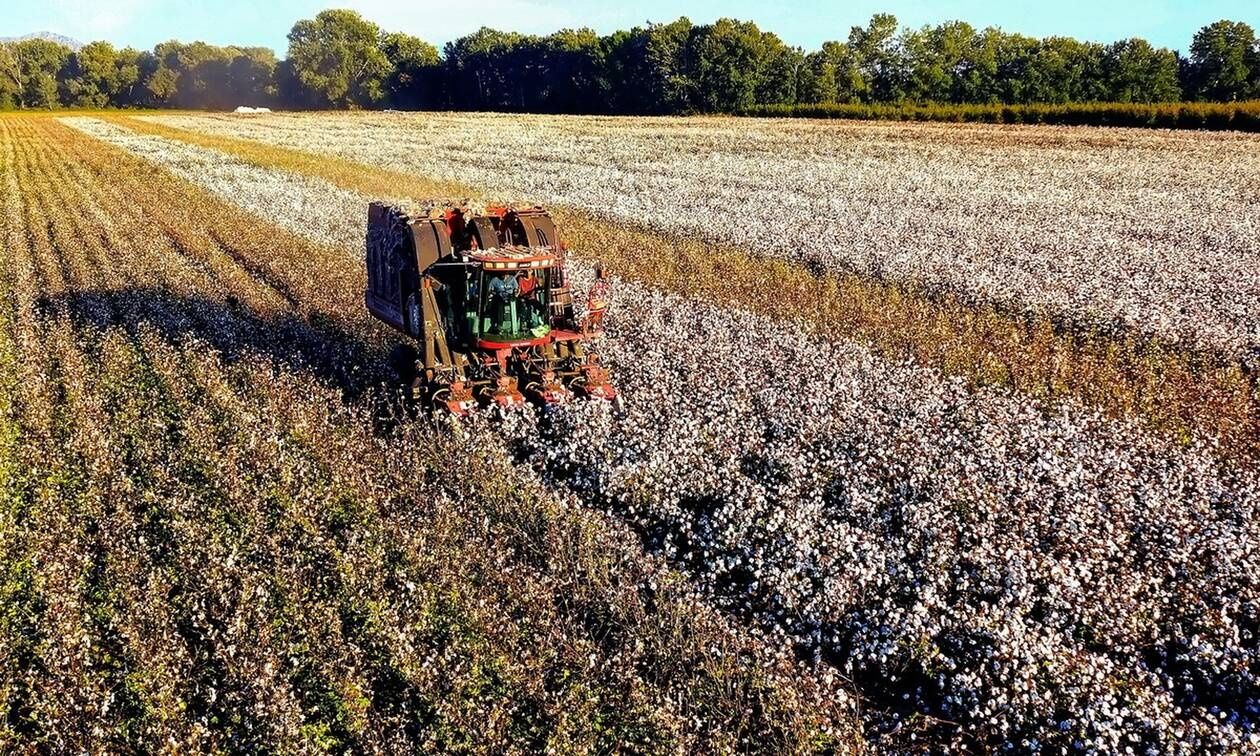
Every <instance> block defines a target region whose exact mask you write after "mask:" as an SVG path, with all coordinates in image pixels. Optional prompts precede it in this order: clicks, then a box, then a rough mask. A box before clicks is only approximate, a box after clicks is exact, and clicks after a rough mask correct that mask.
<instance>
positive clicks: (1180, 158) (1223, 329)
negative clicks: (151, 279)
mask: <svg viewBox="0 0 1260 756" xmlns="http://www.w3.org/2000/svg"><path fill="white" fill-rule="evenodd" d="M157 118H158V119H159V120H161V122H163V123H171V124H173V125H185V126H188V127H190V128H194V129H197V130H203V131H211V132H214V133H222V134H229V135H236V136H244V137H248V138H251V139H256V140H260V141H266V142H271V143H275V144H282V145H285V146H290V147H296V148H299V149H306V150H310V151H317V152H329V153H333V154H337V155H340V156H342V157H346V158H349V159H352V160H358V161H362V162H369V163H374V164H377V165H381V166H384V167H389V168H394V169H403V170H410V171H413V172H415V173H419V174H421V175H425V176H431V177H434V178H437V179H450V180H457V181H462V182H467V183H471V184H473V185H474V186H479V187H482V188H484V189H486V190H488V191H491V192H494V193H507V194H511V195H514V196H529V197H532V198H536V199H537V200H539V201H543V202H548V203H564V204H568V205H572V206H575V207H578V208H583V209H585V210H589V211H593V212H595V213H597V214H604V215H607V216H610V217H613V218H618V219H621V220H623V221H632V222H639V223H646V224H649V225H650V226H651V227H653V228H655V229H661V230H664V231H666V232H675V233H677V232H687V233H692V234H698V235H700V236H703V237H707V238H716V239H720V240H722V241H727V242H732V243H735V244H737V245H739V246H741V247H743V248H745V249H750V250H755V251H757V252H759V253H762V254H768V255H777V256H782V257H785V258H787V259H790V260H795V261H801V262H813V263H816V264H818V265H821V266H823V267H824V268H832V269H839V270H845V269H854V270H857V271H858V272H861V273H866V274H872V275H875V276H879V277H889V278H893V279H896V280H908V281H917V282H921V283H923V284H925V285H926V286H927V287H928V288H929V289H930V290H934V289H937V288H940V287H944V288H947V289H952V290H957V291H960V292H967V293H972V294H975V295H978V296H980V297H981V298H983V299H986V300H992V301H997V302H1002V303H1009V304H1011V305H1012V306H1014V307H1015V308H1016V309H1022V308H1024V307H1031V308H1034V309H1037V310H1043V311H1047V312H1049V313H1051V314H1055V315H1063V316H1067V317H1074V318H1079V319H1081V320H1083V321H1085V322H1088V323H1097V324H1099V325H1102V326H1104V327H1109V326H1110V325H1111V324H1112V323H1113V321H1121V322H1124V323H1127V324H1130V325H1133V326H1136V327H1138V328H1139V330H1142V331H1149V332H1153V333H1158V334H1162V335H1165V336H1169V337H1172V338H1177V339H1184V340H1188V341H1191V342H1199V343H1204V344H1207V345H1209V346H1211V347H1216V348H1221V349H1224V350H1227V351H1229V352H1230V353H1232V354H1235V355H1238V354H1242V353H1243V352H1245V351H1247V350H1249V349H1251V348H1252V347H1256V346H1260V320H1257V316H1256V312H1257V309H1258V308H1257V306H1256V305H1257V302H1260V274H1257V272H1256V271H1257V270H1260V246H1258V245H1257V244H1256V241H1255V240H1256V239H1257V238H1260V225H1258V224H1260V179H1257V178H1256V177H1257V176H1260V138H1258V137H1254V136H1250V135H1238V134H1197V133H1164V132H1150V131H1125V130H1117V131H1101V130H1095V129H1071V130H1067V129H1064V130H1057V129H1036V128H1034V129H1025V128H1018V127H1013V128H994V127H971V126H935V125H900V124H897V125H890V124H860V125H843V124H818V123H808V122H793V121H769V122H759V121H750V120H740V119H723V118H713V119H618V118H556V117H546V116H541V117H540V116H520V115H510V116H495V115H486V114H424V115H423V116H408V115H390V114H370V115H369V114H357V115H318V116H310V115H281V116H275V117H269V118H266V119H258V120H241V119H235V120H234V119H232V118H231V117H215V116H173V117H170V118H166V117H157ZM680 156H696V159H687V160H683V159H679V157H680Z"/></svg>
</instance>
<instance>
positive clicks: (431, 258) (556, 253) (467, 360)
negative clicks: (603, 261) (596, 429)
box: [365, 202, 617, 415]
mask: <svg viewBox="0 0 1260 756" xmlns="http://www.w3.org/2000/svg"><path fill="white" fill-rule="evenodd" d="M367 270H368V288H367V292H366V297H365V298H366V301H367V308H368V310H370V311H371V312H372V314H373V315H375V316H376V317H377V318H379V319H381V320H382V321H384V322H386V323H388V324H389V325H391V326H393V327H394V328H396V329H398V330H400V331H402V332H403V333H406V334H408V335H410V336H412V337H414V338H415V339H416V341H417V342H418V344H417V354H416V358H415V360H414V373H413V374H412V375H411V376H409V378H410V388H411V392H412V396H413V398H414V399H415V400H417V401H419V402H423V403H425V404H427V405H429V406H430V407H432V408H433V409H435V410H438V411H449V412H452V413H454V414H458V415H463V414H467V413H468V412H469V411H470V410H472V409H473V408H474V407H476V406H478V405H479V404H480V405H492V406H498V407H503V408H506V407H512V406H516V405H520V404H523V403H524V402H525V401H526V400H529V401H532V402H534V403H536V404H557V403H562V402H565V401H568V400H570V399H571V398H572V397H573V396H575V395H578V396H587V397H592V398H596V399H606V400H615V399H616V398H617V392H616V389H614V388H613V386H612V384H611V383H610V382H609V378H608V373H607V371H606V370H605V369H604V368H603V366H602V365H601V364H600V362H599V355H598V354H597V353H596V352H595V350H594V345H593V340H594V338H595V337H596V336H597V335H598V334H599V330H600V327H599V321H600V320H601V318H602V314H603V313H602V308H603V303H602V302H590V303H588V310H589V312H588V314H586V315H585V316H584V317H583V318H582V320H581V322H579V321H578V319H577V317H576V313H575V309H574V303H573V294H572V292H571V290H570V289H569V286H568V281H567V279H566V277H565V268H564V246H563V244H562V243H561V242H560V239H559V236H558V234H557V231H556V225H555V223H554V222H553V221H552V220H551V216H550V215H548V214H547V212H546V211H545V210H543V209H542V208H541V207H531V208H528V209H518V208H512V207H503V206H495V207H489V208H487V209H486V210H485V211H484V212H476V211H474V210H473V209H471V208H470V207H466V206H464V207H456V206H446V207H437V208H431V209H427V210H423V211H415V210H407V209H404V208H401V207H398V206H395V205H387V204H383V203H378V202H373V203H372V204H371V205H370V206H369V208H368V231H367ZM600 275H601V277H602V273H601V274H600ZM601 285H603V284H602V281H597V283H596V287H595V289H593V290H592V297H591V299H602V298H603V297H598V296H596V294H595V292H597V291H599V287H600V286H601Z"/></svg>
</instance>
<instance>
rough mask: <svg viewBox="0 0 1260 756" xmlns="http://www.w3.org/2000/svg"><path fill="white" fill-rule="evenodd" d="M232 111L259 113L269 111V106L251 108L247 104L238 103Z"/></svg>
mask: <svg viewBox="0 0 1260 756" xmlns="http://www.w3.org/2000/svg"><path fill="white" fill-rule="evenodd" d="M232 112H233V113H240V114H261V113H270V112H271V108H251V107H249V106H248V105H238V106H237V107H236V110H234V111H232Z"/></svg>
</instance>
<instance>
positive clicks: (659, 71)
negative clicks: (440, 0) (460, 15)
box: [448, 17, 694, 114]
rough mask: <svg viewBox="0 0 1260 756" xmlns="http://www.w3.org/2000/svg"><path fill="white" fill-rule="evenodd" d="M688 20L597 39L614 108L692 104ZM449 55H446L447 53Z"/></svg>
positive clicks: (676, 108) (642, 110)
mask: <svg viewBox="0 0 1260 756" xmlns="http://www.w3.org/2000/svg"><path fill="white" fill-rule="evenodd" d="M692 29H693V27H692V24H691V21H690V20H688V19H687V18H686V17H681V18H679V19H678V20H676V21H673V22H671V23H668V24H648V25H647V26H646V27H635V28H633V29H631V30H630V31H623V32H617V33H614V34H612V35H609V36H607V37H604V38H603V39H602V40H600V47H601V50H602V70H603V73H602V74H601V75H600V88H601V90H602V92H603V93H604V94H603V97H604V101H605V103H606V108H607V109H609V110H612V111H614V112H618V113H636V114H650V113H682V112H687V111H688V110H691V109H693V107H694V106H693V104H692V91H693V85H692V81H691V78H690V75H689V73H688V65H689V62H688V54H689V46H690V41H691V35H692V34H691V33H692ZM448 60H449V56H448Z"/></svg>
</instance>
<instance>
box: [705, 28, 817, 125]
mask: <svg viewBox="0 0 1260 756" xmlns="http://www.w3.org/2000/svg"><path fill="white" fill-rule="evenodd" d="M689 51H690V55H689V60H690V67H689V74H690V76H689V78H690V79H691V81H692V82H693V84H694V86H695V93H696V98H695V100H694V105H695V107H697V108H698V109H699V110H702V111H705V112H711V113H730V112H735V111H739V110H743V109H746V108H750V107H752V106H753V105H756V104H758V103H765V102H793V101H794V100H795V82H796V70H795V65H796V61H795V60H794V59H793V58H792V56H791V52H790V49H789V48H788V47H787V46H786V45H784V44H783V42H782V41H781V40H780V39H779V38H778V37H776V36H775V35H773V34H770V33H767V32H762V31H761V30H760V29H758V28H757V25H756V24H754V23H751V22H745V21H735V20H732V19H729V18H723V19H719V20H718V21H716V22H715V23H713V24H711V25H705V26H697V27H695V28H694V29H693V32H692V38H691V40H690V43H689Z"/></svg>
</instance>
